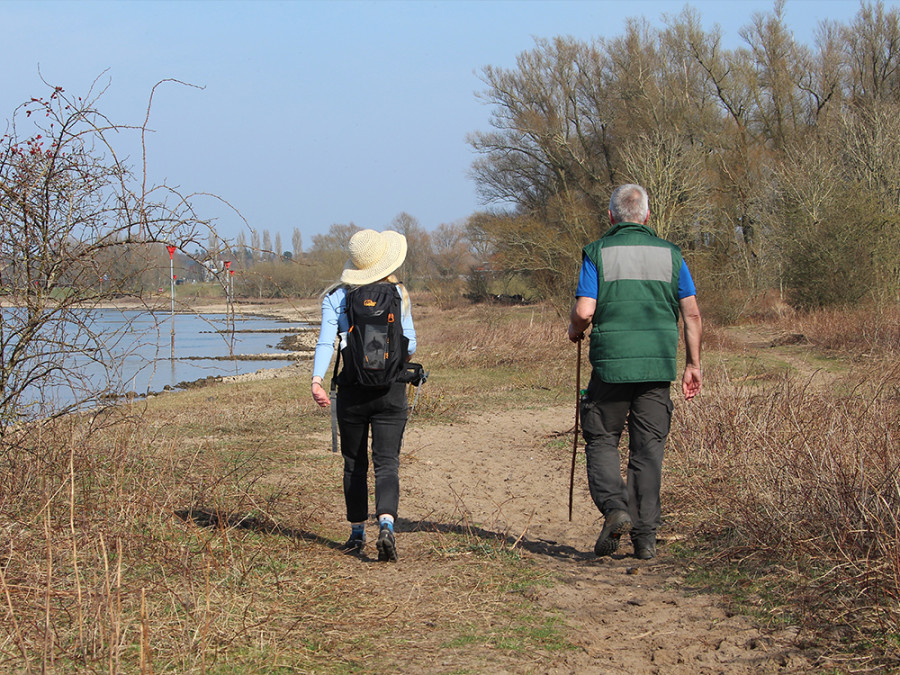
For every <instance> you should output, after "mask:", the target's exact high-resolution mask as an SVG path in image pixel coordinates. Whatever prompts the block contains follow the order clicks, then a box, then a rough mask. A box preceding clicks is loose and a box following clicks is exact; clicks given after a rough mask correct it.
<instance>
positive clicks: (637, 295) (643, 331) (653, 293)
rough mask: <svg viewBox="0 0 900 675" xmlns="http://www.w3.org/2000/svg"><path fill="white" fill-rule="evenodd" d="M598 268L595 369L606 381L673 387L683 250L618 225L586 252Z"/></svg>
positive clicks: (633, 225)
mask: <svg viewBox="0 0 900 675" xmlns="http://www.w3.org/2000/svg"><path fill="white" fill-rule="evenodd" d="M584 256H585V257H587V258H589V259H590V260H591V262H593V263H594V265H595V266H596V267H597V277H598V279H597V310H596V311H595V313H594V318H593V327H592V329H591V348H590V360H591V365H592V366H593V367H594V370H595V371H596V372H597V375H598V376H599V377H600V379H602V380H603V381H604V382H611V383H612V382H671V381H672V380H674V379H675V376H676V373H675V371H676V365H675V357H676V354H677V351H678V313H679V309H678V276H679V273H680V272H681V262H682V257H681V249H679V248H678V247H677V246H675V245H674V244H672V243H670V242H668V241H666V240H665V239H660V238H659V237H657V236H656V234H655V233H654V232H653V230H651V229H650V228H649V227H647V226H646V225H638V224H636V223H619V224H617V225H615V226H613V227H612V228H611V229H610V230H609V231H608V232H607V233H606V234H605V235H603V237H601V238H600V239H598V240H597V241H595V242H592V243H590V244H588V245H587V246H585V247H584Z"/></svg>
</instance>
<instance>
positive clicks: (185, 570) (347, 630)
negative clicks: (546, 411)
mask: <svg viewBox="0 0 900 675" xmlns="http://www.w3.org/2000/svg"><path fill="white" fill-rule="evenodd" d="M893 316H894V317H896V314H894V315H893ZM848 317H849V318H848V321H849V322H852V323H855V324H856V325H862V326H873V327H874V326H876V325H877V326H881V327H883V326H885V325H887V324H885V322H884V319H883V317H882V318H880V317H877V316H869V315H867V314H865V313H864V312H862V311H860V312H859V313H858V314H854V315H852V316H850V315H848ZM795 320H797V319H796V318H795ZM802 320H803V322H804V323H803V325H802V328H801V330H803V331H804V333H806V334H807V335H808V336H809V338H810V340H811V341H812V343H813V346H806V347H805V348H806V349H810V350H814V349H817V345H819V344H823V345H829V346H828V349H830V350H832V351H835V350H839V349H846V350H847V351H846V352H840V353H841V354H844V353H846V355H847V359H848V360H847V363H848V366H847V369H846V371H845V372H844V373H843V374H842V375H840V379H839V383H840V386H839V387H827V386H824V387H823V386H811V385H810V381H811V376H810V373H807V372H795V373H786V372H785V371H784V370H779V371H778V372H772V373H767V372H762V373H760V376H759V377H754V378H753V379H749V380H748V379H743V380H740V381H737V380H735V379H733V378H731V377H730V376H729V374H728V372H726V371H725V370H724V369H722V368H721V367H720V366H718V365H716V364H720V363H725V361H726V357H727V359H740V358H745V355H744V353H743V351H741V352H740V353H733V352H732V351H731V350H732V349H733V344H732V343H731V342H730V341H729V338H728V337H727V335H726V334H725V333H724V332H722V331H715V330H713V331H710V332H709V333H708V334H709V335H710V336H711V337H715V339H711V340H710V341H709V343H708V344H709V345H710V349H709V351H708V352H707V361H706V363H707V366H706V384H707V388H706V389H705V390H704V394H703V396H702V398H701V400H700V401H698V402H696V403H695V404H691V405H685V404H684V403H683V402H680V403H678V406H677V409H676V414H675V417H674V420H673V430H672V434H671V436H670V449H669V454H668V458H667V464H666V476H665V478H664V490H665V491H666V495H665V496H664V506H665V507H666V508H667V509H668V510H669V513H668V514H667V518H668V520H669V522H670V524H674V525H675V526H677V527H678V528H679V530H683V531H685V532H686V533H687V532H689V533H693V534H695V535H698V536H697V537H695V538H694V539H693V540H692V542H693V543H692V548H691V549H689V550H687V549H686V553H685V554H686V555H689V556H690V557H689V559H688V560H687V563H686V564H687V565H692V564H697V565H699V566H702V567H704V568H706V569H708V570H715V571H717V572H718V573H720V574H721V575H722V577H721V578H729V579H732V581H731V582H730V584H729V585H727V590H728V592H729V593H732V594H734V595H735V596H737V595H739V594H743V595H745V596H747V599H746V602H747V603H749V604H750V605H752V606H753V607H756V608H757V610H758V611H759V612H760V614H761V615H762V616H765V617H768V618H773V617H781V618H784V619H790V620H792V621H798V622H800V623H802V624H803V625H805V626H807V627H808V628H809V631H810V632H809V633H808V634H809V635H810V639H811V640H813V641H814V642H816V644H817V645H818V646H819V648H820V649H823V651H825V652H826V653H830V654H832V655H833V654H837V653H841V652H844V653H846V652H853V655H854V658H856V659H858V660H857V663H860V664H862V665H863V666H866V667H875V666H881V665H885V664H896V663H898V654H897V634H898V631H897V624H898V620H900V616H898V613H900V610H898V604H897V603H898V600H900V529H898V515H897V514H898V513H900V484H898V478H897V475H898V473H897V472H898V467H900V462H898V458H900V453H898V446H900V388H898V381H900V365H898V361H897V357H896V352H895V351H891V350H889V349H887V348H883V349H882V348H881V347H879V346H878V345H879V344H881V343H878V342H877V341H876V340H874V338H871V337H870V338H866V339H867V342H866V343H865V344H867V345H868V346H865V347H856V346H854V345H856V344H858V343H857V342H854V343H853V344H851V343H850V341H849V340H848V338H845V337H840V336H841V335H843V330H842V327H843V325H844V324H845V323H847V322H846V321H845V322H842V321H841V320H840V317H839V316H838V315H833V316H832V315H825V314H823V315H822V316H810V317H806V318H804V319H802ZM879 322H880V323H879ZM417 325H418V326H419V340H420V344H421V345H422V348H421V351H420V353H419V355H418V357H419V360H421V361H422V362H423V363H424V364H425V365H426V366H427V367H428V368H429V369H430V370H431V371H432V379H431V381H430V382H429V384H428V386H427V388H426V390H425V392H423V396H422V397H421V399H420V401H419V404H418V408H417V412H416V414H417V415H421V416H422V417H426V418H430V419H448V418H451V419H452V418H453V417H454V416H456V415H459V414H462V413H463V412H465V411H466V410H468V409H470V408H473V407H478V408H479V409H483V408H485V407H491V406H496V407H498V408H500V407H503V406H505V405H508V404H509V403H511V402H515V404H516V405H524V404H535V405H539V404H541V403H542V402H543V403H547V402H549V401H553V400H555V399H558V398H560V397H562V398H563V399H564V400H568V397H569V396H570V394H571V390H572V388H573V385H574V358H575V353H576V351H575V347H574V346H573V345H571V344H570V343H569V342H568V341H567V340H566V338H565V322H564V320H563V319H560V318H559V317H557V316H556V315H555V314H553V313H552V312H551V311H549V310H542V309H541V308H540V307H537V306H536V307H511V308H509V307H508V308H503V307H485V306H475V307H471V306H463V307H456V308H454V309H452V310H450V311H441V310H439V309H438V308H437V307H436V306H434V305H432V306H429V305H425V306H423V307H421V308H419V309H418V312H417ZM772 327H773V328H779V326H775V325H773V326H772ZM828 327H831V328H830V329H829V328H828ZM865 332H866V334H867V335H869V336H874V335H886V334H888V333H885V332H884V331H883V330H881V329H880V328H879V329H878V330H875V329H874V328H873V329H872V330H868V329H866V331H865ZM829 335H830V336H831V337H828V336H829ZM716 336H717V337H716ZM879 339H881V338H879ZM584 351H586V350H584ZM862 353H867V354H869V357H868V358H867V359H862V360H861V361H860V359H859V358H858V355H859V354H862ZM873 354H877V356H873ZM851 357H852V364H853V366H852V368H851V367H850V363H851ZM584 363H585V365H584V366H583V369H582V378H583V382H586V380H587V376H588V373H589V370H588V367H587V366H586V355H585V361H584ZM866 363H869V364H871V367H865V364H866ZM876 365H877V367H876ZM765 367H766V366H765V365H762V366H760V365H759V364H756V365H754V368H757V369H759V368H763V370H764V369H765ZM298 386H299V385H298V383H296V382H294V381H291V380H268V381H264V382H256V383H239V384H234V385H229V386H217V387H213V388H207V389H198V390H192V391H188V392H183V393H179V394H176V395H166V396H162V397H158V398H157V399H155V400H152V401H148V402H141V403H135V404H134V405H132V406H131V407H124V408H120V409H115V410H110V411H107V412H104V413H102V414H99V415H95V416H83V417H73V418H69V419H65V420H58V421H56V422H54V423H51V424H47V425H37V426H34V427H32V428H30V429H25V430H22V431H21V432H20V434H19V435H17V436H15V437H12V436H8V437H7V438H5V439H3V445H2V448H0V602H2V608H0V616H2V617H3V619H2V621H0V670H4V671H14V672H37V671H39V670H41V671H45V670H55V671H57V672H73V671H80V670H84V671H88V672H101V671H102V672H110V673H112V672H141V673H150V672H156V673H161V672H178V673H206V672H209V673H215V672H281V671H284V672H330V673H350V672H363V671H366V672H371V669H372V665H371V664H372V663H373V662H374V661H373V659H375V658H376V657H378V656H379V655H380V656H381V658H382V659H384V657H383V655H384V654H385V653H389V654H393V655H394V656H392V657H389V658H388V659H387V661H384V660H382V661H380V662H379V663H380V664H381V665H380V666H379V668H381V672H388V671H394V672H395V671H397V670H398V669H399V670H404V671H406V672H409V671H410V670H422V671H423V672H425V666H426V664H433V663H434V662H435V658H436V655H437V654H438V653H440V654H441V658H442V659H449V661H448V663H452V661H453V654H454V653H456V652H458V651H459V650H465V652H466V654H467V656H466V658H467V659H468V661H467V662H468V663H469V664H471V663H482V664H484V667H485V668H487V669H503V665H502V664H503V659H504V658H508V659H514V660H516V663H518V664H519V665H521V663H522V659H527V658H530V657H529V656H528V655H529V654H531V653H532V652H534V653H537V652H540V653H541V654H543V655H544V656H541V657H540V658H547V659H550V661H552V654H551V655H550V656H547V654H548V652H547V650H548V649H556V648H564V647H565V646H566V644H565V641H564V640H563V639H561V637H560V631H558V630H557V629H556V627H555V624H554V623H553V621H552V620H549V623H548V620H545V619H543V618H541V616H542V615H541V614H540V613H539V612H535V611H534V609H533V608H532V607H531V606H530V605H529V603H528V601H527V593H523V592H522V591H523V589H527V587H528V586H529V585H534V584H541V583H548V582H549V580H548V579H547V578H546V576H545V575H544V574H543V573H542V572H541V570H540V569H538V568H535V567H534V566H532V565H530V564H528V562H527V561H525V560H522V559H520V558H519V556H518V555H517V553H516V551H515V550H512V549H510V547H509V542H507V541H505V540H503V541H499V540H494V539H492V538H490V537H485V536H484V535H483V534H482V533H478V532H473V531H472V530H470V529H468V528H467V527H466V525H465V523H464V522H460V523H443V524H442V527H440V528H438V527H433V528H432V527H423V528H421V529H420V530H419V531H415V532H408V533H405V534H404V537H410V541H415V545H414V546H410V549H411V550H412V549H414V550H416V551H418V553H417V554H415V555H414V556H411V557H410V558H408V559H405V560H404V567H408V568H409V570H410V574H409V575H408V576H407V577H406V578H407V579H412V580H413V581H411V582H409V583H408V584H405V585H404V586H403V587H402V588H398V587H396V586H395V584H394V578H393V577H392V575H391V570H390V569H387V567H388V566H384V565H380V566H379V565H360V564H359V561H357V560H354V559H348V558H346V557H345V556H343V555H341V554H340V553H339V552H338V551H336V547H337V546H338V544H339V543H340V542H341V541H342V539H343V535H344V534H345V533H344V532H343V530H341V531H336V530H335V527H336V526H335V525H334V518H333V517H331V515H330V514H333V513H336V512H337V513H339V512H340V510H341V508H342V507H341V504H340V503H339V501H340V494H339V491H338V490H323V489H322V486H323V485H328V486H334V485H339V482H340V475H339V474H340V466H339V463H338V462H334V461H333V458H332V457H330V456H329V454H328V452H327V448H328V439H329V418H328V415H327V414H326V413H323V412H321V411H319V409H318V408H316V407H315V406H314V404H313V403H312V401H311V400H309V397H308V396H307V395H306V389H305V387H302V386H300V388H299V390H298ZM701 544H702V545H701ZM437 580H440V583H437ZM764 587H765V588H774V589H777V591H778V592H779V593H786V594H787V595H786V596H785V597H784V599H775V598H776V596H775V595H773V596H772V597H768V596H767V595H766V593H765V592H764V590H763V588H764ZM748 589H752V590H753V592H752V593H748ZM363 591H364V592H363ZM750 596H752V597H750ZM826 629H827V630H826ZM523 630H524V632H523ZM834 638H838V639H837V640H835V639H834ZM535 646H536V647H537V648H538V649H537V651H535V650H533V649H529V647H535ZM536 658H537V657H536ZM550 661H546V662H541V663H544V665H546V663H549V662H550ZM511 662H512V661H511ZM541 663H535V668H536V669H538V670H539V669H540V667H541ZM401 666H402V668H401Z"/></svg>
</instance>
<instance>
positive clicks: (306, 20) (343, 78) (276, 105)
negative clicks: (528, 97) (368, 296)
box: [0, 0, 896, 249]
mask: <svg viewBox="0 0 900 675" xmlns="http://www.w3.org/2000/svg"><path fill="white" fill-rule="evenodd" d="M685 4H689V5H691V6H692V7H694V8H695V9H697V10H698V11H699V13H700V15H701V18H702V20H703V23H704V25H705V26H706V27H708V28H711V27H712V26H713V25H714V24H718V25H719V26H721V28H722V29H723V32H724V35H725V38H726V42H727V44H728V45H729V46H737V45H738V44H740V38H739V36H738V29H739V28H740V27H741V26H744V25H746V24H747V23H749V21H750V19H751V17H752V15H753V14H754V13H755V12H768V11H770V10H771V9H772V7H773V3H772V2H771V1H757V0H730V1H729V0H717V1H713V0H695V1H694V2H689V3H685V2H682V1H681V0H673V1H668V0H632V1H631V2H610V1H607V0H593V1H591V0H557V1H552V2H551V1H545V0H493V1H492V0H476V1H469V0H455V1H451V0H444V1H430V2H426V1H424V0H405V1H387V0H381V1H379V0H355V1H333V2H320V1H312V0H310V1H294V2H288V1H282V2H266V1H263V0H258V1H256V2H241V1H238V0H232V1H228V2H214V1H212V0H207V1H205V2H188V1H182V2H175V1H170V2H141V1H139V0H132V1H130V2H87V1H85V2H75V1H68V2H51V1H49V0H44V1H30V2H19V1H17V0H5V1H3V2H0V25H2V26H3V29H4V30H3V40H2V41H0V58H2V63H3V64H4V67H3V71H2V75H0V119H2V120H7V119H9V118H10V116H11V114H12V112H13V109H14V108H15V106H16V105H17V104H19V103H21V102H23V101H25V100H27V99H29V98H30V97H32V96H40V95H45V94H46V90H45V89H44V88H43V85H42V84H41V82H40V79H39V76H38V68H39V67H40V72H41V74H42V75H43V77H44V79H46V80H47V81H48V82H49V83H51V84H53V85H59V86H62V87H63V88H64V89H66V91H67V92H69V93H71V94H75V95H84V93H85V92H86V91H87V90H88V88H89V87H90V85H91V83H92V82H93V81H94V79H95V78H97V76H99V75H101V73H103V72H104V71H106V73H105V75H103V78H104V80H103V81H104V82H105V81H107V80H109V81H110V86H109V89H108V92H107V93H106V95H105V96H104V98H103V99H102V102H101V104H100V108H101V109H102V110H103V111H104V112H106V113H107V114H108V115H109V116H110V117H111V118H112V119H113V120H114V121H116V122H119V123H123V124H127V123H139V122H140V121H142V119H143V115H144V111H145V108H146V105H147V98H148V96H149V94H150V90H151V88H152V86H153V84H154V83H156V82H157V81H159V80H161V79H164V78H177V79H180V80H183V81H186V82H190V83H192V84H195V85H199V86H202V87H204V89H203V90H197V89H191V88H186V87H179V86H176V85H166V86H164V87H163V88H161V89H159V90H157V95H156V97H155V99H154V106H153V111H152V115H151V123H150V126H151V127H152V128H153V129H155V130H156V133H155V135H154V137H153V138H152V140H151V143H150V147H149V150H150V156H149V169H150V173H151V178H152V179H154V180H156V181H161V180H163V179H165V180H166V181H167V182H168V183H169V184H170V185H178V186H180V187H181V188H182V189H183V190H185V191H188V192H211V193H215V194H218V195H220V196H221V197H223V198H224V199H227V200H228V201H229V202H230V203H232V204H233V205H234V206H235V207H236V208H237V209H239V210H240V211H241V213H242V214H243V216H244V217H245V218H246V219H247V221H248V222H249V224H250V226H252V227H255V228H256V229H258V230H260V231H261V230H263V229H268V230H269V231H270V232H271V233H272V236H273V239H274V235H275V233H276V232H280V233H281V237H282V245H283V248H287V249H289V248H290V242H291V232H292V231H293V228H294V227H299V228H300V229H301V232H302V233H303V240H304V247H307V246H308V245H309V244H310V243H311V240H312V236H313V235H314V234H317V233H321V232H325V231H327V229H328V227H329V226H330V225H331V224H332V223H348V222H351V221H352V222H354V223H356V224H357V225H359V226H361V227H372V228H375V229H382V228H384V227H386V226H387V225H388V224H389V223H390V221H391V220H393V218H394V217H395V216H396V215H397V214H398V213H400V212H402V211H405V212H407V213H409V214H411V215H412V216H414V217H416V218H417V219H418V220H419V222H420V223H421V224H422V226H423V227H425V228H426V229H429V230H430V229H432V228H434V227H436V226H437V225H439V224H440V223H443V222H454V221H458V220H462V219H464V218H466V217H467V216H468V215H470V214H471V213H473V212H474V211H476V210H478V209H479V208H481V207H482V206H481V205H480V204H479V203H478V201H477V197H476V194H475V188H474V185H473V184H472V182H471V180H470V179H469V177H468V170H469V167H470V165H471V163H472V161H473V159H474V155H473V153H472V151H471V149H470V147H469V146H468V145H467V144H466V142H465V138H466V134H468V133H470V132H473V131H483V130H487V129H488V128H489V126H488V119H489V115H490V110H489V109H488V108H487V107H486V106H485V105H484V104H483V103H482V102H480V101H479V100H478V99H477V98H476V96H475V93H476V92H477V91H480V90H482V89H483V85H482V83H481V81H480V80H479V78H478V73H479V72H480V70H481V69H482V68H483V67H484V66H486V65H493V66H502V67H511V66H513V65H514V64H515V58H516V56H517V55H518V54H519V53H520V52H522V51H525V50H528V49H530V48H532V47H533V45H534V38H535V37H542V38H543V37H547V38H549V37H553V36H556V35H570V36H573V37H575V38H578V39H582V40H589V39H591V38H594V37H601V36H602V37H615V36H616V35H620V34H621V32H622V29H623V26H624V21H625V19H626V18H628V17H645V18H646V19H648V20H649V21H650V22H651V23H653V24H659V22H660V19H661V17H662V15H663V14H678V13H679V12H680V11H681V10H682V9H683V8H684V6H685ZM886 4H887V5H888V6H893V5H895V4H896V3H893V2H889V3H886ZM859 6H860V5H859V2H857V1H850V0H788V2H787V7H786V16H787V22H788V25H789V26H790V27H791V28H792V30H793V31H794V34H795V36H796V37H797V39H798V40H800V41H801V42H805V43H808V44H812V41H813V36H814V31H815V27H816V25H817V23H818V22H819V21H820V20H821V19H826V18H829V19H834V20H837V21H839V22H841V23H847V22H848V21H850V20H851V19H852V18H853V17H854V16H855V15H856V13H857V12H858V10H859ZM4 127H5V125H4ZM134 159H135V161H136V160H137V159H138V158H137V157H134ZM200 206H201V211H202V213H203V215H210V216H214V217H217V218H219V225H218V226H219V229H220V231H221V232H223V234H225V235H226V236H229V237H234V236H235V235H236V234H237V232H238V231H239V228H240V227H243V225H241V224H240V221H239V219H237V218H236V217H235V216H233V215H231V214H229V213H228V212H227V211H226V210H224V209H222V208H221V207H220V206H218V205H216V204H215V203H213V202H211V201H203V202H200ZM248 239H249V236H248Z"/></svg>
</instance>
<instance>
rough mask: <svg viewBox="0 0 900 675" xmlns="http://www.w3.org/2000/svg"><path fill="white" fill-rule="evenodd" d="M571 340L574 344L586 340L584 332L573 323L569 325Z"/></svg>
mask: <svg viewBox="0 0 900 675" xmlns="http://www.w3.org/2000/svg"><path fill="white" fill-rule="evenodd" d="M569 339H570V340H571V341H572V342H581V341H582V340H584V331H583V330H578V329H577V328H575V326H573V325H572V324H571V323H570V324H569Z"/></svg>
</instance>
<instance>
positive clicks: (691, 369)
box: [681, 366, 703, 401]
mask: <svg viewBox="0 0 900 675" xmlns="http://www.w3.org/2000/svg"><path fill="white" fill-rule="evenodd" d="M702 384H703V373H702V371H701V370H700V368H699V367H697V366H685V367H684V375H682V376H681V392H682V393H683V394H684V398H685V400H687V401H690V400H691V399H692V398H694V397H695V396H696V395H697V394H699V393H700V387H701V386H702Z"/></svg>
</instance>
